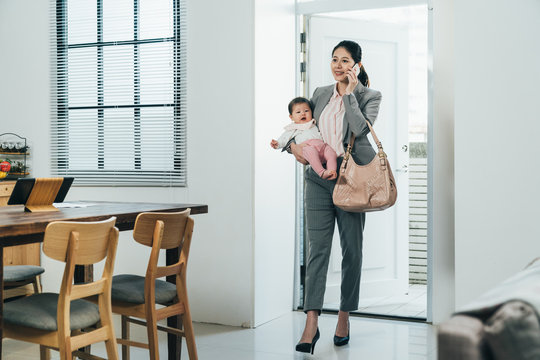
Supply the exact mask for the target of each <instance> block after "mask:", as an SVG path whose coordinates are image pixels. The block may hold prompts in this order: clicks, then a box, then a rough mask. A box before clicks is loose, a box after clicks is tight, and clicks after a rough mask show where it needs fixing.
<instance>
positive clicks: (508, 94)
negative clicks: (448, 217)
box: [454, 0, 540, 308]
mask: <svg viewBox="0 0 540 360" xmlns="http://www.w3.org/2000/svg"><path fill="white" fill-rule="evenodd" d="M454 3H455V20H456V26H455V54H454V59H455V211H456V215H455V221H456V234H455V242H456V244H455V245H456V246H455V254H456V305H457V307H458V308H459V306H461V305H463V304H465V303H467V302H468V301H470V300H471V299H473V298H474V297H476V296H478V295H479V294H480V293H482V292H484V291H486V290H487V289H488V288H490V287H492V286H493V285H495V284H496V283H498V282H500V281H502V280H503V279H505V278H507V277H509V276H510V275H512V274H514V273H515V272H517V271H518V270H520V269H522V268H523V267H524V266H525V265H526V264H527V263H528V262H529V261H530V260H532V259H533V258H535V257H537V256H539V255H540V227H539V226H538V223H539V221H538V215H539V211H538V204H539V203H540V188H539V187H538V184H539V183H540V167H539V166H538V157H539V155H540V147H539V140H538V136H539V134H540V121H539V110H538V99H540V87H539V85H538V84H539V83H540V69H539V66H538V64H540V42H539V41H538V34H540V21H538V19H539V17H540V2H539V1H538V0H521V1H518V2H512V1H503V0H497V1H493V0H477V1H472V2H471V1H467V0H454Z"/></svg>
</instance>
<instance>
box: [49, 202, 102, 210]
mask: <svg viewBox="0 0 540 360" xmlns="http://www.w3.org/2000/svg"><path fill="white" fill-rule="evenodd" d="M92 205H95V204H92V203H70V202H63V203H54V206H55V207H57V208H59V209H61V208H85V207H89V206H92Z"/></svg>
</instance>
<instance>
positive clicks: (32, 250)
mask: <svg viewBox="0 0 540 360" xmlns="http://www.w3.org/2000/svg"><path fill="white" fill-rule="evenodd" d="M14 187H15V181H9V180H8V181H0V206H7V202H8V200H9V197H10V195H11V192H12V191H13V188H14ZM21 211H22V210H21ZM6 265H38V266H39V265H41V248H40V243H33V244H27V245H18V246H8V247H5V248H4V266H6ZM33 292H34V290H33V288H32V284H28V285H27V286H25V287H20V288H15V289H9V290H6V291H4V298H10V297H13V296H19V295H25V294H31V293H33Z"/></svg>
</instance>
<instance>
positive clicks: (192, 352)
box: [182, 296, 198, 360]
mask: <svg viewBox="0 0 540 360" xmlns="http://www.w3.org/2000/svg"><path fill="white" fill-rule="evenodd" d="M186 300H187V296H186ZM182 322H183V324H184V334H185V336H186V346H187V349H188V354H189V360H197V359H198V357H197V346H196V345H195V334H194V332H193V323H192V322H191V312H190V311H189V304H188V302H187V301H185V302H184V315H183V316H182Z"/></svg>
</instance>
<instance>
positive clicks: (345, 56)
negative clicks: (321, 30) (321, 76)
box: [330, 47, 354, 82]
mask: <svg viewBox="0 0 540 360" xmlns="http://www.w3.org/2000/svg"><path fill="white" fill-rule="evenodd" d="M353 66H354V60H353V58H352V56H351V54H350V53H349V52H348V51H347V50H346V49H345V48H342V47H340V48H337V49H336V51H334V54H333V55H332V61H331V62H330V69H331V70H332V75H333V76H334V79H335V80H336V81H338V82H349V79H348V78H347V70H349V69H352V67H353Z"/></svg>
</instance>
